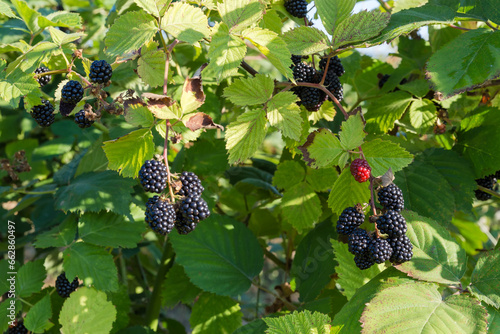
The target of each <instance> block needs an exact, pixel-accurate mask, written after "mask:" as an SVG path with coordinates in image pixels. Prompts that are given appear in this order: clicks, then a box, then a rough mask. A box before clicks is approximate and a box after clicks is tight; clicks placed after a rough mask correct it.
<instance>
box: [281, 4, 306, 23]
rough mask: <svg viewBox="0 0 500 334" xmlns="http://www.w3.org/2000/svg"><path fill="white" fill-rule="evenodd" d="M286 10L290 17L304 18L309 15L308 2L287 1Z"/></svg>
mask: <svg viewBox="0 0 500 334" xmlns="http://www.w3.org/2000/svg"><path fill="white" fill-rule="evenodd" d="M285 9H286V10H287V12H289V13H290V15H292V16H295V17H298V18H299V19H300V18H303V17H305V16H306V15H307V1H306V0H285Z"/></svg>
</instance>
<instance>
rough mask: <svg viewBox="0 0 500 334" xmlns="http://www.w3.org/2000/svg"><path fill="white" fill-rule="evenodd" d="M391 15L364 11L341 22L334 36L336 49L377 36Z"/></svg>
mask: <svg viewBox="0 0 500 334" xmlns="http://www.w3.org/2000/svg"><path fill="white" fill-rule="evenodd" d="M390 17H391V15H390V14H389V13H383V12H379V11H372V12H368V11H366V10H365V11H362V12H359V13H356V14H354V15H351V16H349V17H348V18H347V19H346V20H344V21H342V22H340V24H338V26H337V27H336V29H335V34H334V35H333V37H332V44H333V48H334V49H338V48H339V47H341V46H344V45H353V44H358V43H360V42H363V41H366V40H367V39H369V38H372V37H374V36H377V35H378V34H379V33H380V32H381V31H382V29H384V28H385V27H386V26H387V24H388V23H389V19H390Z"/></svg>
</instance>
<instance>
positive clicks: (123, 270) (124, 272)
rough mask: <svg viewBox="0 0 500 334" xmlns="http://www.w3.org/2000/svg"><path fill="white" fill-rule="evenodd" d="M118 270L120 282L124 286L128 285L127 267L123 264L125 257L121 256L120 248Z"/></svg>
mask: <svg viewBox="0 0 500 334" xmlns="http://www.w3.org/2000/svg"><path fill="white" fill-rule="evenodd" d="M120 271H121V273H122V283H123V285H125V286H126V287H128V280H127V267H126V264H125V259H124V258H123V251H122V250H121V249H120Z"/></svg>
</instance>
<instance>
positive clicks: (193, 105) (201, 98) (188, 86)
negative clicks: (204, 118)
mask: <svg viewBox="0 0 500 334" xmlns="http://www.w3.org/2000/svg"><path fill="white" fill-rule="evenodd" d="M203 103H205V93H204V92H203V86H202V83H201V77H200V76H199V75H197V76H194V77H192V78H186V80H185V81H184V87H182V96H181V106H182V112H183V113H184V114H187V113H190V112H191V111H194V110H196V109H198V108H199V107H201V106H202V105H203Z"/></svg>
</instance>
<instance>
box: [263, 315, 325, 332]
mask: <svg viewBox="0 0 500 334" xmlns="http://www.w3.org/2000/svg"><path fill="white" fill-rule="evenodd" d="M264 321H265V322H266V324H267V326H269V328H268V330H266V333H267V334H282V333H297V334H308V333H315V334H330V322H331V320H330V317H329V316H328V315H326V314H322V313H319V312H314V313H311V312H310V311H308V310H305V311H302V312H298V311H295V312H293V313H291V314H287V315H285V316H282V317H277V318H264Z"/></svg>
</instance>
